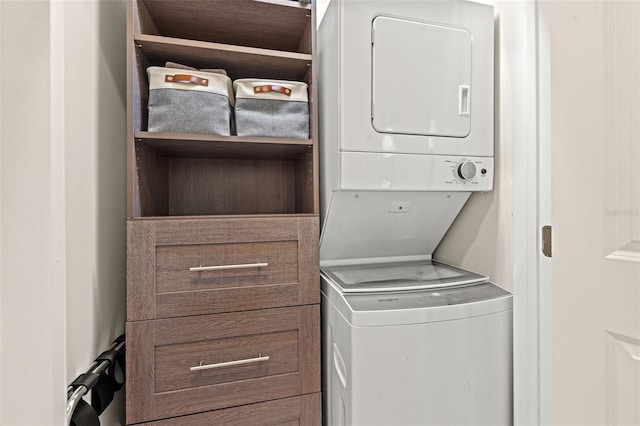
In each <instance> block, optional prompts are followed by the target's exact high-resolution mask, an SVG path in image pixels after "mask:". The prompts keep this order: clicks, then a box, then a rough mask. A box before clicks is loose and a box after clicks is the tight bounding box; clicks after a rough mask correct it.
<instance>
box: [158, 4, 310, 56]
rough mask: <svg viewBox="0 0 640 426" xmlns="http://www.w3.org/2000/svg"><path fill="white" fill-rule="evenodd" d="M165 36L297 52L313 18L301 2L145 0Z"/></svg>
mask: <svg viewBox="0 0 640 426" xmlns="http://www.w3.org/2000/svg"><path fill="white" fill-rule="evenodd" d="M145 4H146V5H147V8H148V9H149V13H150V15H151V16H152V18H153V20H154V22H155V24H156V27H157V28H158V30H159V32H160V33H161V34H163V35H166V36H170V37H177V38H185V39H192V40H201V41H210V42H218V43H226V44H235V45H238V46H250V47H260V48H266V49H274V50H286V51H292V52H294V51H296V50H297V48H298V46H299V44H300V39H301V38H303V37H304V32H305V29H306V25H307V23H308V21H309V20H310V16H311V13H310V7H309V6H308V5H305V6H300V4H299V3H298V2H293V1H289V2H281V3H280V4H282V6H280V5H278V4H266V3H262V2H257V1H251V0H216V2H215V5H216V7H211V1H210V0H189V1H186V0H146V1H145Z"/></svg>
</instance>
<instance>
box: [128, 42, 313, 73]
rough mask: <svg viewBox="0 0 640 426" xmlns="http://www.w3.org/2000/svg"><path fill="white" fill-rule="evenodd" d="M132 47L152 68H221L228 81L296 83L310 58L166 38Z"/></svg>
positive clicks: (300, 54)
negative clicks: (169, 65)
mask: <svg viewBox="0 0 640 426" xmlns="http://www.w3.org/2000/svg"><path fill="white" fill-rule="evenodd" d="M135 41H136V46H138V48H139V49H140V50H141V52H142V54H143V55H144V56H145V57H146V58H147V60H148V61H149V62H150V63H151V64H152V65H156V66H164V65H165V63H166V62H167V61H171V62H177V63H180V64H183V65H188V66H191V67H194V68H198V69H203V68H222V69H224V70H225V71H226V72H227V75H229V77H230V78H231V79H232V80H236V79H239V78H274V79H279V80H294V81H300V80H302V79H303V78H304V75H305V73H306V72H307V70H308V69H309V67H310V66H311V55H309V54H302V53H292V52H286V51H275V50H266V49H256V48H251V47H244V46H233V45H227V44H220V43H208V42H201V41H194V40H184V39H175V38H170V37H161V36H152V35H147V34H136V35H135Z"/></svg>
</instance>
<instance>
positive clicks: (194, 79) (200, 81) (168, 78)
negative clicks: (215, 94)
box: [164, 74, 209, 87]
mask: <svg viewBox="0 0 640 426" xmlns="http://www.w3.org/2000/svg"><path fill="white" fill-rule="evenodd" d="M164 81H165V82H167V83H191V84H197V85H199V86H205V87H206V86H208V85H209V80H207V79H206V78H200V77H198V76H197V75H191V74H175V75H169V74H167V75H165V76H164Z"/></svg>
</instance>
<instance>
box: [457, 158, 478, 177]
mask: <svg viewBox="0 0 640 426" xmlns="http://www.w3.org/2000/svg"><path fill="white" fill-rule="evenodd" d="M476 171H477V170H476V165H475V164H473V162H471V161H463V162H462V163H460V164H458V177H459V178H460V179H462V180H471V179H473V178H474V177H475V176H476Z"/></svg>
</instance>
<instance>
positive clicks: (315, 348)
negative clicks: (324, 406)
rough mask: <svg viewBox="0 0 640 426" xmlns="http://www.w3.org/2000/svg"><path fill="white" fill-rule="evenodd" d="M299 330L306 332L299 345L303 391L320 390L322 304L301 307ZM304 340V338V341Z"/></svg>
mask: <svg viewBox="0 0 640 426" xmlns="http://www.w3.org/2000/svg"><path fill="white" fill-rule="evenodd" d="M300 310H301V312H302V314H301V315H300V317H299V321H300V322H299V324H300V325H299V327H300V328H299V330H300V331H301V332H304V333H305V336H304V339H303V338H301V339H300V340H301V344H300V346H299V347H298V350H299V351H300V354H299V356H300V359H301V360H304V361H305V362H301V363H300V379H301V381H302V383H301V387H302V390H301V393H312V392H317V391H319V390H320V384H321V379H320V305H310V306H304V307H301V308H300ZM302 340H304V341H303V342H302Z"/></svg>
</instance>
